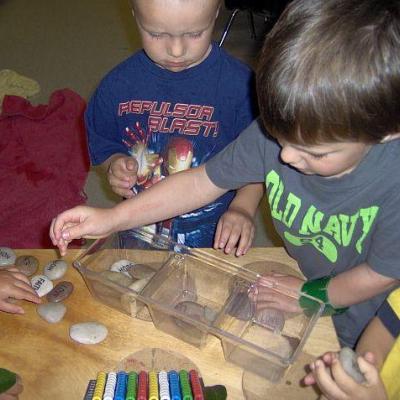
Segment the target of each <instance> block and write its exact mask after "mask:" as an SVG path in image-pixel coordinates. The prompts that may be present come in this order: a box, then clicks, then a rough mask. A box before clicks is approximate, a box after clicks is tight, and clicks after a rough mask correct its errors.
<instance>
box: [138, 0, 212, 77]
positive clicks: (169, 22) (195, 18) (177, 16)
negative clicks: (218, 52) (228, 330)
mask: <svg viewBox="0 0 400 400" xmlns="http://www.w3.org/2000/svg"><path fill="white" fill-rule="evenodd" d="M134 15H135V17H136V22H137V25H138V29H139V32H140V34H141V37H142V44H143V48H144V50H145V52H146V54H147V55H148V56H149V57H150V58H151V59H152V60H153V61H154V62H155V63H156V64H158V65H159V66H160V67H163V68H165V69H168V70H170V71H173V72H179V71H183V70H185V69H187V68H190V67H193V66H195V65H197V64H199V63H201V62H202V61H203V60H204V59H205V58H206V57H207V56H208V54H209V52H210V50H211V36H212V32H213V28H214V24H215V19H216V17H217V15H218V7H217V6H216V2H215V1H209V0H207V1H204V0H184V1H183V0H136V2H135V6H134Z"/></svg>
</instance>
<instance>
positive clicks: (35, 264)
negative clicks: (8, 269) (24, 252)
mask: <svg viewBox="0 0 400 400" xmlns="http://www.w3.org/2000/svg"><path fill="white" fill-rule="evenodd" d="M15 266H16V267H17V268H18V269H19V270H20V271H21V272H22V273H23V274H24V275H26V276H32V275H33V274H35V273H36V271H37V270H38V268H39V260H38V259H37V258H36V257H34V256H19V257H18V258H17V259H16V260H15Z"/></svg>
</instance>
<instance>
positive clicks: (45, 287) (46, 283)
mask: <svg viewBox="0 0 400 400" xmlns="http://www.w3.org/2000/svg"><path fill="white" fill-rule="evenodd" d="M31 285H32V287H33V290H35V291H36V293H37V294H38V296H39V297H43V296H45V295H46V294H47V293H49V292H50V291H51V290H52V289H53V286H54V285H53V282H52V281H51V280H50V279H49V278H48V277H47V276H46V275H35V276H33V277H32V278H31Z"/></svg>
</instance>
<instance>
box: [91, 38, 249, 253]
mask: <svg viewBox="0 0 400 400" xmlns="http://www.w3.org/2000/svg"><path fill="white" fill-rule="evenodd" d="M253 78H254V76H253V73H252V71H251V70H250V68H249V67H247V66H246V65H245V64H243V63H242V62H240V61H239V60H236V59H235V58H233V57H231V56H230V55H228V54H227V53H226V52H225V51H224V50H223V49H221V48H219V47H218V46H217V45H216V44H213V46H212V50H211V52H210V54H209V56H208V57H207V58H206V59H205V60H204V61H203V62H202V63H200V64H199V65H197V66H194V67H192V68H189V69H187V70H184V71H182V72H171V71H168V70H166V69H163V68H161V67H159V66H158V65H156V64H155V63H154V62H153V61H151V60H150V59H149V58H148V57H147V55H146V54H145V52H144V51H143V50H141V51H138V52H137V53H136V54H134V55H133V56H131V57H130V58H128V59H127V60H126V61H124V62H122V63H121V64H120V65H118V66H117V67H116V68H114V69H113V70H112V71H111V72H110V73H109V74H108V75H107V76H106V77H105V78H104V79H103V80H102V82H101V83H100V86H99V87H98V88H97V90H96V92H95V93H94V95H93V97H92V99H91V100H90V102H89V105H88V109H87V111H86V115H85V119H86V127H87V133H88V142H89V152H90V158H91V161H92V164H93V165H97V164H101V163H103V162H104V161H105V160H106V159H107V158H109V157H110V156H111V155H112V154H115V153H125V154H127V155H129V154H130V155H132V156H134V157H135V158H136V160H137V161H138V164H139V170H138V184H137V185H136V187H135V188H134V190H136V191H140V190H143V189H144V188H147V187H149V186H151V185H152V184H154V183H157V182H158V181H159V180H161V179H162V178H163V177H165V176H167V175H169V174H172V173H174V172H178V171H181V170H184V169H187V168H191V167H196V166H198V165H200V164H203V163H204V162H205V161H207V160H208V159H209V158H211V157H212V156H214V155H215V154H217V153H218V152H219V151H221V150H222V149H223V148H224V147H225V146H226V145H227V144H228V143H230V142H231V141H232V140H234V139H235V138H236V137H237V136H238V135H239V133H240V132H241V131H242V130H243V129H244V128H245V127H246V126H247V125H249V124H250V122H251V121H252V120H253V119H254V117H255V115H256V105H255V104H256V102H255V95H254V82H253ZM188 190H190V188H188ZM234 194H235V192H234V191H230V192H228V193H226V194H225V195H224V196H222V197H220V198H219V199H217V200H216V201H215V202H213V203H211V204H209V205H207V206H206V207H203V208H201V209H198V210H195V211H193V212H191V213H189V214H185V215H182V216H180V217H176V218H175V219H174V220H173V221H168V222H164V223H163V224H159V228H158V229H159V231H160V230H166V231H167V232H168V233H169V234H170V235H171V236H172V238H173V239H174V240H177V241H178V242H181V243H185V244H186V245H188V246H191V247H211V246H212V243H213V237H214V232H215V227H216V224H217V222H218V220H219V218H220V216H221V215H222V214H223V213H224V212H225V211H226V209H227V208H228V206H229V204H230V202H231V200H232V198H233V196H234Z"/></svg>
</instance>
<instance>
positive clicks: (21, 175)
mask: <svg viewBox="0 0 400 400" xmlns="http://www.w3.org/2000/svg"><path fill="white" fill-rule="evenodd" d="M85 106H86V104H85V101H84V100H83V99H82V98H81V97H80V96H79V95H78V94H76V93H74V92H73V91H71V90H69V89H63V90H57V91H55V92H54V93H53V94H52V95H51V97H50V101H49V104H48V105H39V106H32V105H31V104H30V102H29V101H27V100H26V99H24V98H22V97H18V96H5V98H4V100H3V112H2V114H1V115H0V210H1V216H0V246H8V247H12V248H47V247H53V246H52V244H51V242H50V239H49V226H50V222H51V220H52V218H54V217H55V216H56V215H57V214H58V213H60V212H61V211H63V210H66V209H68V208H71V207H73V206H75V205H77V204H80V203H83V202H85V200H86V197H85V195H84V193H83V187H84V185H85V181H86V178H87V174H88V171H89V157H88V152H87V145H86V135H85V128H84V120H83V112H84V110H85Z"/></svg>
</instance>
